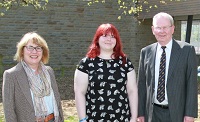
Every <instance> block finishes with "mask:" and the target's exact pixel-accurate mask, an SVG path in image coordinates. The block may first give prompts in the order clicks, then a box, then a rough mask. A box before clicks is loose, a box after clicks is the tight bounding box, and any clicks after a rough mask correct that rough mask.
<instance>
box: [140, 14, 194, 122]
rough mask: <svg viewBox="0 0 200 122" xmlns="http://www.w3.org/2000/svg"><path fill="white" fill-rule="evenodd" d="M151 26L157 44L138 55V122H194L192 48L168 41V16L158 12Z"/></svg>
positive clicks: (171, 29)
mask: <svg viewBox="0 0 200 122" xmlns="http://www.w3.org/2000/svg"><path fill="white" fill-rule="evenodd" d="M152 24H153V26H152V32H153V34H154V36H155V38H156V40H157V42H156V43H154V44H151V45H149V46H146V47H144V48H143V49H142V50H141V54H140V63H139V69H138V90H139V91H138V94H139V106H138V122H194V118H195V117H197V111H198V110H197V108H198V102H197V94H198V93H197V63H196V54H195V49H194V47H193V46H191V45H190V44H188V43H186V42H183V41H177V40H175V39H173V38H172V35H173V33H174V28H175V26H174V20H173V18H172V16H171V15H169V14H167V13H164V12H160V13H158V14H156V15H155V16H154V17H153V23H152ZM160 65H162V66H160ZM160 87H161V88H160Z"/></svg>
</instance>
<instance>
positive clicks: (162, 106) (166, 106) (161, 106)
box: [154, 103, 169, 109]
mask: <svg viewBox="0 0 200 122" xmlns="http://www.w3.org/2000/svg"><path fill="white" fill-rule="evenodd" d="M154 105H155V106H157V107H160V108H163V109H168V108H169V106H168V105H159V104H156V103H154Z"/></svg>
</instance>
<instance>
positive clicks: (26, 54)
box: [23, 40, 43, 70]
mask: <svg viewBox="0 0 200 122" xmlns="http://www.w3.org/2000/svg"><path fill="white" fill-rule="evenodd" d="M30 46H32V47H39V46H38V45H37V44H34V43H33V42H32V41H31V40H30V41H29V42H28V43H27V44H26V47H24V49H23V59H24V61H25V62H26V64H27V65H29V66H30V67H31V68H32V69H35V70H36V69H37V68H38V66H39V63H40V61H41V59H42V54H43V51H42V50H41V51H37V50H36V49H33V50H32V51H31V50H30V49H28V47H30Z"/></svg>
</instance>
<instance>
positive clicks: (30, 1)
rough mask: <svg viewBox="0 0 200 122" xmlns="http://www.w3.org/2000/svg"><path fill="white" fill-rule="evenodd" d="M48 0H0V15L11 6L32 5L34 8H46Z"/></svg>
mask: <svg viewBox="0 0 200 122" xmlns="http://www.w3.org/2000/svg"><path fill="white" fill-rule="evenodd" d="M47 3H48V0H1V1H0V16H3V15H5V12H6V11H8V10H10V9H11V8H12V7H25V6H33V7H34V8H35V9H36V10H38V9H42V10H44V9H46V5H47Z"/></svg>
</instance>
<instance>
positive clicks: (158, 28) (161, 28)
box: [154, 25, 172, 31]
mask: <svg viewBox="0 0 200 122" xmlns="http://www.w3.org/2000/svg"><path fill="white" fill-rule="evenodd" d="M171 27H172V25H171V26H163V27H154V29H155V30H158V31H160V30H164V31H166V30H169V28H171Z"/></svg>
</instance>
